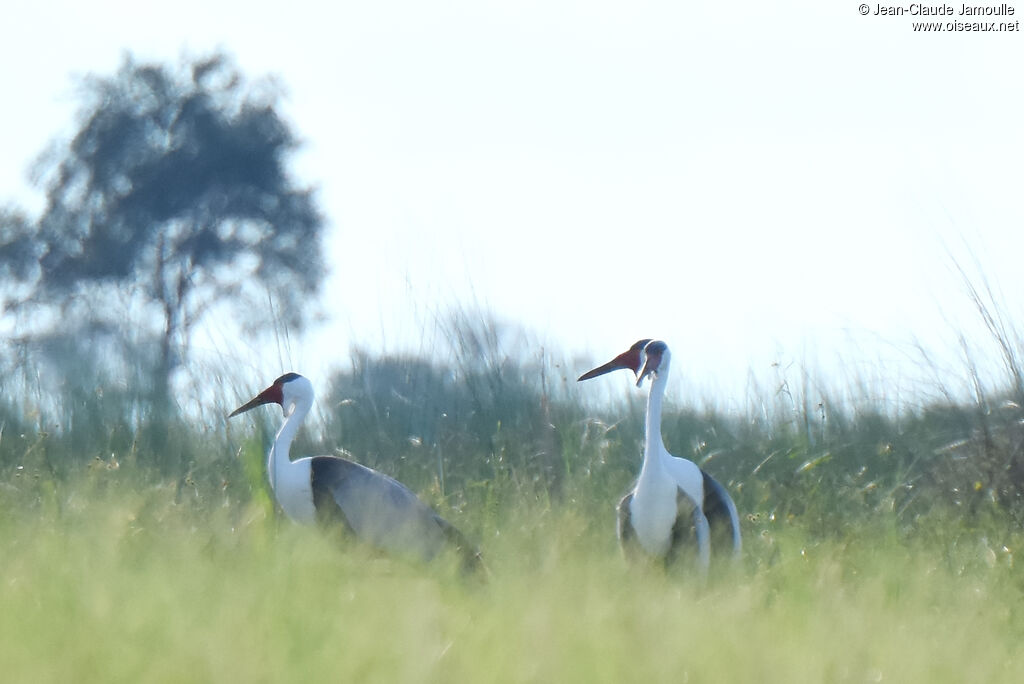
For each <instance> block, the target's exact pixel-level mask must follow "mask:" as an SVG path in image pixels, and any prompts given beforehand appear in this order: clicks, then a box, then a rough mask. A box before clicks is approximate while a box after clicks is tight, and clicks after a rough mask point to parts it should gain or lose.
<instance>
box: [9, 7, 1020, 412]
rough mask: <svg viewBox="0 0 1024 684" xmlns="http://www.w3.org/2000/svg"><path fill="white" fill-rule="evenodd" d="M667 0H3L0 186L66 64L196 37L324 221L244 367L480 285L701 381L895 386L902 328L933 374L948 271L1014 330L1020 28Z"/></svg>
mask: <svg viewBox="0 0 1024 684" xmlns="http://www.w3.org/2000/svg"><path fill="white" fill-rule="evenodd" d="M686 5H689V6H684V4H683V3H678V2H630V3H617V2H568V1H565V0H546V1H544V2H528V1H527V2H481V1H466V2H422V1H420V2H416V1H412V0H409V1H401V0H384V1H383V2H373V3H367V2H359V3H353V2H345V1H339V2H335V3H322V2H308V1H306V0H299V1H294V2H291V3H288V4H287V5H283V4H281V3H277V2H275V3H270V2H265V1H263V0H256V1H252V0H246V1H245V2H241V1H237V2H236V1H223V0H204V1H203V2H199V1H197V0H181V1H180V2H177V3H174V4H172V5H167V4H164V5H159V6H158V7H159V9H158V10H153V9H149V8H147V7H146V5H145V4H140V3H137V2H127V1H123V0H98V1H97V2H92V3H80V2H70V1H69V0H57V1H56V2H49V3H17V4H16V5H15V6H12V7H10V8H8V9H6V10H5V20H4V22H3V23H2V25H0V60H2V63H3V64H5V65H7V66H6V67H5V68H4V69H3V70H2V71H0V88H2V91H3V92H4V93H5V98H4V99H5V101H6V102H7V106H6V107H5V110H4V114H3V125H2V126H0V150H3V153H2V154H0V202H2V203H9V202H14V203H16V204H19V205H21V206H23V207H26V208H28V209H30V210H33V211H37V210H38V208H39V207H40V206H41V203H42V194H41V192H40V191H39V189H38V188H34V187H33V185H32V184H31V182H30V173H29V171H30V169H31V165H32V162H33V160H34V159H35V158H36V157H37V156H38V155H39V154H40V152H42V151H43V150H45V149H47V147H48V146H49V145H51V144H52V143H53V141H54V140H61V139H66V138H67V137H69V136H70V135H72V134H73V133H74V130H75V118H74V115H75V112H76V109H77V107H78V103H79V100H78V99H77V92H78V91H77V90H76V82H77V79H79V78H80V77H81V76H83V75H85V74H90V73H92V74H101V75H109V74H112V73H114V72H115V70H116V69H117V67H118V66H119V64H120V63H121V61H122V59H123V56H124V55H125V54H126V53H128V52H130V53H131V54H132V55H133V56H134V57H135V58H136V59H137V60H140V61H144V60H156V61H160V62H163V63H168V64H176V63H179V62H180V60H181V59H182V57H183V56H186V57H189V56H192V57H194V56H200V55H204V54H206V53H208V52H210V51H211V50H214V49H223V50H225V51H227V52H228V53H230V54H231V55H233V56H234V58H235V59H236V60H237V63H238V65H239V67H240V68H241V69H242V70H243V72H244V73H245V74H246V75H247V76H249V77H251V78H254V79H255V78H258V77H260V76H264V75H273V76H274V77H275V78H276V79H278V81H279V83H280V84H281V85H282V86H283V87H284V89H285V92H286V100H285V102H284V105H283V111H284V113H285V115H286V117H287V118H288V120H289V121H290V122H291V123H292V125H293V126H294V130H295V132H296V133H297V134H298V136H299V137H300V138H301V139H302V141H303V147H302V149H301V150H300V152H299V153H298V154H297V156H296V158H295V164H294V169H295V173H296V176H297V177H298V178H299V179H300V180H301V182H303V183H305V184H309V185H312V186H315V187H316V188H317V189H318V193H319V194H318V197H319V199H320V202H321V206H322V208H323V210H324V213H325V215H326V216H327V218H328V221H329V228H328V237H327V242H326V247H327V250H328V252H327V261H328V263H329V264H330V267H331V276H330V278H329V280H328V281H327V282H326V283H325V293H326V295H327V296H326V297H325V299H324V301H323V303H322V309H323V313H324V314H325V316H326V320H325V322H324V323H323V324H322V325H320V326H319V327H318V328H316V329H315V330H313V331H311V332H309V333H307V334H304V335H302V336H300V337H298V338H297V339H294V340H293V341H292V343H291V346H290V348H289V350H288V351H287V353H285V354H283V355H282V353H281V352H280V350H279V349H278V348H274V346H273V345H272V344H270V345H265V344H249V343H245V344H242V343H240V344H239V350H240V351H239V353H240V354H241V353H244V354H247V355H249V356H250V357H251V358H253V359H254V361H253V364H254V367H258V368H259V369H260V372H263V368H266V372H267V374H268V375H269V377H268V378H267V380H269V379H272V377H274V374H275V373H277V372H279V371H284V370H299V371H301V372H304V373H306V374H307V375H310V376H311V377H312V376H315V377H323V376H324V375H325V374H326V373H327V372H328V370H329V369H331V368H336V367H345V366H346V365H347V356H348V350H349V349H350V348H351V347H353V346H359V347H362V348H365V349H368V350H370V351H374V350H376V351H401V350H414V351H418V350H422V349H423V347H424V340H425V339H426V335H427V333H426V332H425V330H427V329H429V328H430V321H431V320H432V317H433V316H434V315H436V314H437V313H438V312H444V311H446V310H449V309H451V308H452V307H476V306H480V307H485V308H486V309H488V310H490V311H491V312H493V313H494V315H496V316H497V317H498V318H499V319H502V320H504V321H506V322H508V323H510V324H512V325H521V326H523V327H524V328H526V329H527V330H529V331H531V334H532V335H533V339H534V340H536V342H537V344H539V345H542V346H547V347H548V348H551V349H558V350H561V351H562V352H564V353H565V354H566V355H567V356H568V357H569V358H571V359H574V360H575V361H573V363H577V364H582V365H581V367H580V368H579V369H571V370H573V372H575V370H579V371H580V372H582V371H584V370H587V368H588V366H586V365H585V361H584V360H589V361H594V362H603V361H605V360H607V359H608V358H610V357H611V356H612V355H614V354H617V353H618V352H620V351H622V350H624V349H625V348H626V347H627V346H628V345H629V344H631V343H632V342H633V341H635V340H636V339H639V338H643V337H659V338H662V339H664V340H666V341H667V342H668V343H669V345H670V346H671V347H672V349H673V351H674V357H673V358H674V371H673V373H674V374H675V375H678V376H679V377H680V378H681V381H680V382H681V383H682V384H684V385H685V386H687V387H689V388H693V391H694V392H695V393H697V394H705V395H712V396H718V397H724V398H728V397H731V396H738V395H740V394H742V393H743V391H744V389H743V388H744V385H745V383H746V382H747V380H748V377H749V376H750V374H751V373H752V372H753V373H755V374H761V373H766V374H768V376H771V375H772V373H775V375H776V376H777V375H778V370H777V368H778V367H774V368H775V370H771V369H772V368H773V366H772V364H773V363H778V364H781V367H783V368H787V367H789V365H790V364H797V365H806V366H809V367H814V368H821V369H822V370H823V372H824V373H826V374H829V375H831V376H832V377H835V378H837V379H838V381H839V382H844V381H846V382H848V381H850V379H851V378H853V379H856V378H858V377H861V376H863V375H867V376H870V377H871V381H872V382H874V383H878V384H879V385H880V386H882V387H883V388H884V387H885V386H889V387H897V388H903V387H912V386H913V385H914V383H917V382H920V379H921V378H920V376H921V375H922V372H923V369H922V361H921V357H920V354H919V352H918V350H917V347H918V346H920V347H922V348H924V349H926V350H927V351H928V353H929V355H931V357H932V358H933V359H935V360H937V363H938V364H939V365H940V366H944V367H945V366H948V367H949V368H951V369H952V371H951V372H952V373H953V374H959V375H960V376H962V375H963V364H962V362H961V361H959V360H958V354H960V353H961V352H960V351H959V350H958V335H959V334H960V333H963V334H964V336H965V337H966V338H967V339H968V340H969V342H970V344H971V345H972V346H975V345H976V346H977V348H978V351H977V353H978V354H979V355H984V354H989V353H993V348H992V345H991V344H990V343H989V341H990V340H989V336H988V335H987V334H986V333H985V331H984V328H983V326H982V325H981V322H980V320H979V317H978V316H977V314H976V312H975V311H974V310H973V308H972V305H971V302H970V299H969V297H967V295H966V293H965V288H964V284H963V277H962V276H961V275H960V274H959V273H958V271H957V269H956V267H955V264H956V263H959V264H960V265H961V266H963V267H964V269H965V270H966V271H967V272H968V274H969V275H970V276H971V278H972V279H973V281H974V282H975V283H981V282H987V283H988V284H989V285H991V287H992V288H993V292H994V294H995V297H996V299H997V301H998V303H999V308H1000V311H1001V312H1003V313H1004V314H1005V315H1006V316H1007V317H1008V318H1009V319H1010V320H1016V321H1020V320H1022V319H1021V316H1020V314H1021V313H1022V311H1024V287H1022V285H1024V275H1022V272H1021V268H1020V262H1021V255H1022V254H1024V199H1022V197H1024V193H1022V190H1024V133H1022V125H1024V79H1021V66H1022V65H1024V39H1022V34H1021V33H1020V32H1019V31H1018V32H1015V33H1011V32H1003V33H968V32H953V33H927V34H926V33H919V32H914V31H913V27H912V21H913V20H914V18H913V17H909V16H896V17H894V16H876V15H874V14H873V12H874V8H875V4H874V3H870V4H869V7H868V8H869V14H868V15H867V16H862V15H861V14H860V12H859V10H858V3H857V2H853V1H850V0H842V1H841V2H835V1H834V2H829V3H822V2H812V1H811V0H807V1H793V0H783V1H782V2H777V3H764V2H754V1H750V0H737V1H736V2H731V3H703V4H702V5H701V6H697V5H696V4H695V3H686ZM1010 5H1011V6H1012V7H1013V8H1014V9H1015V11H1016V14H1015V15H1014V16H1011V17H1006V18H1005V19H1007V20H1010V21H1016V20H1019V19H1020V18H1021V15H1022V14H1024V3H1021V4H1020V5H1019V6H1018V5H1017V4H1015V3H1010ZM959 6H960V5H959V4H956V5H954V7H955V8H957V9H959ZM285 7H287V9H285ZM907 7H909V5H908V6H907ZM168 12H169V13H168ZM959 19H960V20H962V19H963V18H959ZM997 19H999V20H1002V19H1004V18H1002V17H999V18H997ZM221 332H222V333H223V331H221ZM214 337H215V335H214ZM211 339H212V338H211ZM198 344H200V345H202V344H203V343H202V342H201V341H200V342H198ZM209 344H210V345H211V346H222V345H224V339H223V336H222V337H221V338H220V340H219V341H211V342H210V343H209ZM282 356H286V357H287V358H284V359H282ZM285 366H288V367H285ZM924 375H928V372H924ZM253 383H254V385H261V383H262V380H260V379H258V378H257V379H254V380H253ZM261 386H262V385H261ZM882 391H884V390H882Z"/></svg>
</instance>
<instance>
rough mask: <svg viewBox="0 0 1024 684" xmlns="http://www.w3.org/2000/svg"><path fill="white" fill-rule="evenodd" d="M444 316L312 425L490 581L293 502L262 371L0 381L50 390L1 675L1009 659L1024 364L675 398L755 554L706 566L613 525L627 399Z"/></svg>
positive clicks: (524, 676) (673, 432) (351, 374)
mask: <svg viewBox="0 0 1024 684" xmlns="http://www.w3.org/2000/svg"><path fill="white" fill-rule="evenodd" d="M452 326H453V328H452V329H451V330H449V331H448V333H449V334H448V335H447V337H446V339H448V340H449V343H450V345H451V348H450V349H449V350H448V353H449V354H451V355H452V356H455V357H457V358H459V359H460V363H458V364H450V365H446V366H444V367H442V366H439V365H435V362H434V361H432V360H430V359H427V358H420V357H411V356H372V355H370V354H367V353H365V352H356V353H354V354H353V356H352V362H351V365H350V367H348V368H345V369H340V370H338V371H337V373H336V374H335V375H334V376H333V377H332V378H331V379H330V382H329V389H328V392H327V393H326V394H325V396H324V397H322V398H321V401H320V421H321V422H320V424H318V425H314V426H311V427H312V428H313V429H310V430H309V431H307V432H305V433H304V435H303V437H302V439H303V440H304V441H303V443H302V444H300V445H298V446H297V447H296V450H297V451H301V452H303V453H314V452H315V453H330V452H332V451H335V450H341V451H344V452H347V453H349V454H350V455H351V456H352V457H353V458H356V459H357V460H360V461H362V462H365V463H367V464H369V465H372V466H374V467H376V468H379V469H381V470H383V471H385V472H388V473H389V474H392V475H395V476H397V477H399V479H402V480H403V481H405V482H406V483H408V484H409V485H410V486H411V487H412V488H413V489H414V490H415V491H417V492H418V493H420V494H421V496H423V497H424V498H425V499H427V500H428V501H430V502H431V503H432V504H433V505H435V506H436V507H437V508H438V509H439V510H440V511H441V512H442V513H443V514H444V515H445V516H447V517H448V518H449V519H451V520H452V521H453V522H454V523H456V525H458V526H459V527H461V528H463V529H464V530H465V531H466V532H467V533H468V534H469V536H470V537H471V538H472V539H474V540H475V541H476V542H477V543H479V545H480V546H481V548H482V550H483V552H484V555H485V558H486V561H487V564H488V566H489V568H490V579H489V581H487V582H485V583H476V582H469V583H467V582H465V581H463V580H462V579H461V578H460V576H459V574H458V573H456V572H454V571H453V569H452V568H449V567H446V566H445V565H444V564H440V565H438V566H428V567H423V566H419V565H415V564H411V563H407V562H403V561H399V560H393V559H389V558H386V557H381V556H379V555H377V554H375V553H373V552H372V551H370V550H368V549H365V548H362V547H359V546H356V545H343V546H341V547H338V546H337V545H336V544H335V542H334V540H332V539H329V538H327V537H325V536H322V535H320V534H318V533H317V530H307V529H304V528H299V527H297V526H294V525H292V524H290V523H288V522H287V521H286V520H283V519H282V518H281V517H279V516H278V515H277V514H276V513H275V510H274V506H273V504H272V502H271V499H270V496H269V493H268V490H267V487H266V484H265V477H264V474H263V463H262V461H263V454H264V452H265V445H266V440H267V438H268V437H269V435H270V434H272V430H273V427H274V424H275V421H276V420H277V419H278V418H277V416H276V415H275V416H273V417H272V416H270V415H268V416H266V417H265V418H264V419H258V422H257V425H258V429H257V430H255V431H254V430H253V429H252V423H251V422H239V423H232V424H230V425H226V424H225V423H224V421H223V416H224V415H226V413H227V412H228V410H230V409H231V408H233V407H234V405H235V402H236V401H237V400H239V399H240V398H243V399H244V398H247V397H245V396H243V395H244V394H247V392H240V391H238V390H236V389H235V388H238V387H241V386H245V385H248V384H249V383H246V382H239V381H238V380H236V379H234V378H232V377H230V376H226V375H225V376H222V377H218V378H217V383H216V384H217V385H218V386H220V387H223V388H225V390H224V395H223V396H218V397H214V398H211V399H209V400H196V403H197V405H201V408H200V410H198V411H194V410H190V411H189V412H188V413H184V414H182V415H180V416H156V415H153V414H152V413H151V412H149V411H148V409H147V404H146V402H145V398H144V397H143V396H135V395H133V393H132V392H131V391H129V389H128V388H129V387H131V383H126V382H124V381H121V382H118V381H117V380H116V379H113V378H111V377H108V376H103V375H102V374H100V375H94V376H90V377H88V378H87V382H83V383H80V384H79V385H77V386H75V385H73V384H71V385H68V386H64V387H59V388H55V389H54V390H53V391H52V392H49V393H45V389H44V385H43V384H40V383H38V382H37V383H36V384H35V385H34V386H33V387H35V389H34V393H33V392H25V391H9V392H5V395H4V396H6V397H8V398H10V397H14V396H28V397H38V398H39V401H34V402H33V401H29V402H22V403H20V404H15V403H12V402H11V401H10V399H8V401H7V402H6V403H0V414H2V416H0V418H2V425H3V428H2V430H0V549H2V553H0V606H2V607H3V610H0V667H2V668H3V672H4V679H5V680H6V681H25V682H29V681H31V682H46V681H69V680H71V681H103V682H117V681H126V682H127V681H132V682H136V681H239V680H245V681H290V680H306V679H313V678H317V679H329V680H334V681H444V682H449V681H496V682H506V681H507V682H527V681H536V682H549V681H570V682H571V681H635V680H639V679H641V678H648V679H653V680H658V681H672V682H681V681H691V682H700V681H711V680H723V679H724V680H727V681H729V680H731V681H765V682H772V681H779V682H782V681H785V682H793V681H808V682H812V681H813V682H827V681H835V682H846V681H865V680H868V681H885V680H888V681H937V682H943V681H950V682H953V681H957V682H959V681H965V680H971V681H1007V682H1009V681H1020V680H1021V678H1022V676H1024V663H1022V662H1021V659H1020V658H1019V657H1018V655H1017V652H1018V648H1017V644H1018V643H1019V642H1020V640H1021V638H1022V637H1024V622H1022V621H1024V615H1022V608H1024V603H1022V598H1024V597H1022V591H1024V582H1022V581H1021V579H1020V577H1019V571H1018V570H1017V568H1015V560H1014V555H1015V553H1017V552H1018V549H1019V548H1020V542H1021V532H1020V531H1019V529H1020V522H1021V520H1022V519H1024V503H1022V501H1021V495H1020V487H1021V481H1022V480H1021V477H1022V474H1021V472H1020V470H1019V469H1020V465H1019V464H1020V462H1021V460H1020V459H1021V454H1020V450H1021V445H1022V444H1024V435H1022V434H1021V432H1020V431H1021V427H1020V426H1021V418H1022V416H1021V408H1020V403H1019V402H1017V401H1016V400H1015V397H1016V394H1015V392H1016V387H1015V379H1014V376H1013V375H1012V374H1010V375H1008V377H1007V383H1006V386H1005V389H1004V390H1003V391H1002V392H1001V391H1000V390H998V389H995V390H992V389H990V388H986V389H985V392H984V395H981V394H977V395H975V398H976V400H975V401H974V402H966V403H957V402H955V401H953V400H952V399H949V400H942V401H937V402H934V403H931V404H926V405H922V406H919V407H917V408H915V409H913V410H910V409H907V410H903V411H901V412H899V413H893V412H891V411H887V410H884V409H883V407H880V406H878V405H872V403H871V402H870V401H865V402H860V403H858V402H852V401H843V400H838V399H834V398H833V397H832V396H830V395H829V393H828V392H827V391H826V390H825V388H826V383H823V382H820V381H818V380H816V379H815V378H813V377H811V376H810V375H809V374H808V373H807V372H806V371H804V370H802V369H783V368H780V369H779V370H778V373H779V376H778V377H777V378H776V382H775V383H773V384H774V386H773V388H772V391H763V392H760V393H758V394H755V395H752V396H751V397H750V398H749V401H748V402H747V406H748V407H750V409H749V410H747V411H736V410H731V411H727V410H721V409H716V408H713V407H711V406H713V404H707V405H704V406H694V405H679V406H673V407H670V410H669V411H668V412H667V414H666V417H665V420H664V434H665V440H666V443H667V444H668V445H669V448H670V449H671V450H672V451H673V452H674V453H676V454H677V455H680V456H686V457H688V458H692V459H694V460H695V461H697V462H698V463H700V464H701V465H702V466H703V467H705V468H706V469H708V470H709V471H710V472H712V473H713V474H714V475H715V476H716V478H717V479H719V480H720V481H722V482H725V483H727V485H728V486H729V488H730V489H731V491H733V493H734V495H735V498H736V501H737V504H738V506H739V508H740V510H741V511H742V512H743V514H744V520H743V525H744V535H745V551H744V556H743V559H742V561H741V562H740V563H739V564H737V565H735V566H728V565H724V566H718V567H717V568H716V570H717V571H718V572H716V573H715V575H714V576H713V577H712V579H711V580H710V581H708V582H706V583H705V582H702V581H701V580H700V579H699V578H698V577H697V576H696V574H695V573H693V572H691V569H690V568H689V567H687V566H685V565H682V566H679V567H675V568H672V569H670V570H669V571H668V572H665V571H664V570H662V569H660V568H658V567H654V566H652V567H648V566H642V565H641V566H633V565H628V564H626V563H625V562H624V560H623V559H622V558H621V557H620V555H619V553H618V550H617V548H616V544H615V539H614V533H613V529H614V503H615V501H616V500H617V498H618V496H620V495H621V493H622V492H623V491H624V490H625V489H626V488H627V487H628V486H629V484H630V482H631V480H632V478H633V477H635V474H636V470H637V466H638V463H639V457H640V451H639V444H640V438H641V431H642V412H643V404H642V400H641V399H640V398H639V397H632V398H630V399H628V400H624V401H622V402H620V403H617V404H614V405H602V404H597V403H594V402H590V401H587V400H586V399H585V398H584V397H583V396H581V395H580V394H578V393H577V390H576V388H575V383H574V381H573V378H574V376H575V372H571V370H570V367H569V364H566V363H565V362H564V361H563V360H561V359H560V358H558V357H557V356H556V355H554V354H551V353H549V352H544V353H541V352H539V351H536V350H539V349H540V345H537V344H534V343H531V342H530V340H529V339H527V338H524V334H523V333H521V332H515V331H508V330H505V331H502V329H501V326H499V325H496V324H495V323H494V321H493V320H491V319H489V318H481V319H466V318H465V317H463V319H462V320H456V321H454V322H453V323H452ZM474 326H475V327H474ZM998 329H999V330H1002V331H1006V330H1008V328H1006V327H1005V326H1004V327H1002V328H998ZM1007 334H1008V333H1007ZM1005 341H1006V342H1007V344H1009V345H1017V346H1016V347H1015V348H1019V342H1018V341H1017V340H1013V339H1007V340H1005ZM523 349H527V350H530V351H527V352H523V351H521V350H523ZM442 352H443V350H442ZM442 356H443V353H442ZM1006 358H1007V359H1011V360H1012V359H1015V358H1016V357H1013V356H1007V357H1006ZM33 362H34V359H32V358H30V357H23V358H22V359H21V361H20V365H19V366H18V367H17V368H15V369H11V370H12V372H10V373H7V374H5V375H4V378H5V380H4V382H6V383H7V384H8V387H9V388H10V389H11V390H17V389H20V390H24V387H15V386H14V385H15V384H16V383H18V382H22V383H25V384H26V385H28V384H31V383H32V381H33V379H34V378H35V379H38V378H40V377H43V376H44V375H45V374H44V373H41V372H39V371H38V369H36V368H34V367H33V365H32V364H33ZM792 372H797V373H799V374H800V375H799V376H798V377H791V376H788V375H787V373H792ZM967 372H968V374H969V373H970V370H969V367H968V371H967ZM19 378H20V380H19ZM779 387H784V388H785V390H786V391H781V392H780V391H778V388H779ZM44 394H45V396H44ZM950 396H952V395H951V394H950ZM982 396H983V397H984V400H983V401H982ZM190 401H191V400H190ZM264 420H265V422H263V421H264ZM159 421H163V422H162V423H161V430H158V431H155V432H149V430H151V426H152V425H153V424H155V423H157V422H159ZM87 425H88V426H90V427H89V429H88V431H86V428H85V426H87ZM96 425H100V426H107V429H106V430H95V429H94V427H93V426H96ZM154 434H158V435H162V436H163V438H162V440H161V441H157V440H156V439H154V438H153V435H154Z"/></svg>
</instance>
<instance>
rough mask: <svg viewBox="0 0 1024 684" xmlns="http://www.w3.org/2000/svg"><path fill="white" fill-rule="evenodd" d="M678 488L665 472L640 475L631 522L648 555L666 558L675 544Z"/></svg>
mask: <svg viewBox="0 0 1024 684" xmlns="http://www.w3.org/2000/svg"><path fill="white" fill-rule="evenodd" d="M676 490H677V487H676V484H675V482H673V481H672V480H671V478H668V477H665V476H664V474H663V473H662V472H659V473H652V472H650V471H649V470H648V469H645V470H644V471H641V473H640V479H639V480H637V483H636V489H635V490H633V500H632V501H631V502H630V504H629V516H630V518H629V519H630V522H631V524H632V525H633V529H634V530H635V531H636V538H637V541H639V542H640V545H641V546H643V547H644V549H645V550H646V551H647V553H650V554H652V555H655V556H663V555H665V554H666V553H668V548H669V544H670V543H671V541H672V527H673V526H674V525H675V522H676V512H677V505H676Z"/></svg>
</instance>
